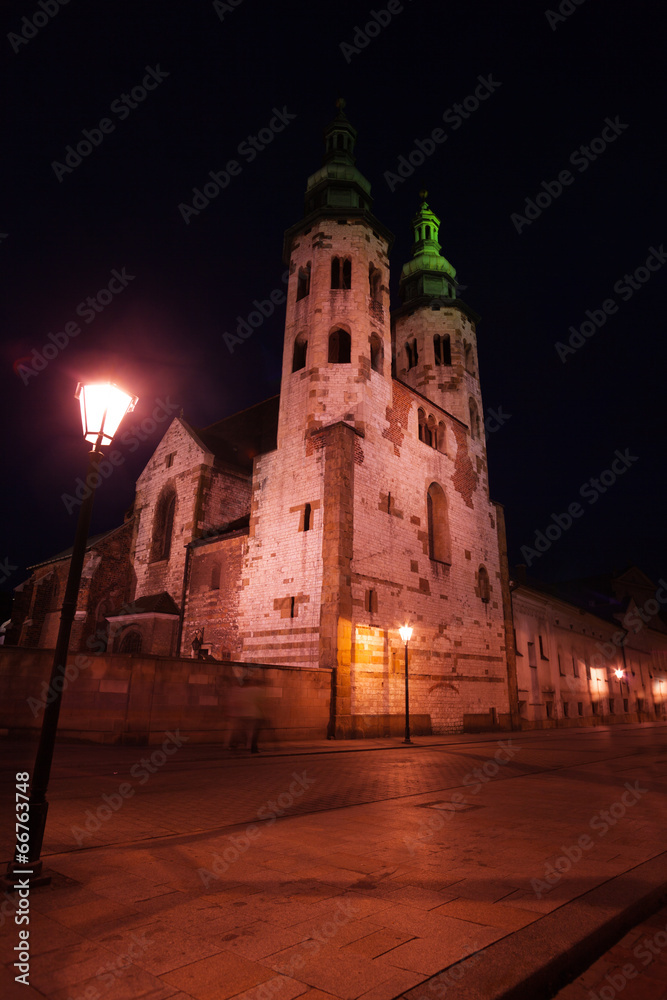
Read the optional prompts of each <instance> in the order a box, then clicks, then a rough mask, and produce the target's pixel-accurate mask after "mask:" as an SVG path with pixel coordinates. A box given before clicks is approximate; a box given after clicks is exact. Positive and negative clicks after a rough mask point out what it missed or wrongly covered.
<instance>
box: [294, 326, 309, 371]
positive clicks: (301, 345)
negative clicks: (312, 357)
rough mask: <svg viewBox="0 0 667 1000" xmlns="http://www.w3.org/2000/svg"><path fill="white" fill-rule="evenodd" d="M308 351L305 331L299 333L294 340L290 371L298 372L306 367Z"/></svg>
mask: <svg viewBox="0 0 667 1000" xmlns="http://www.w3.org/2000/svg"><path fill="white" fill-rule="evenodd" d="M307 353H308V341H307V340H306V335H305V333H300V334H299V335H298V337H297V338H296V339H295V341H294V353H293V355H292V371H293V372H298V371H301V369H302V368H305V367H306V354H307Z"/></svg>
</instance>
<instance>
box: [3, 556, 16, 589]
mask: <svg viewBox="0 0 667 1000" xmlns="http://www.w3.org/2000/svg"><path fill="white" fill-rule="evenodd" d="M17 569H18V566H14V564H13V563H10V561H9V556H5V558H4V559H3V560H2V562H0V585H1V584H3V583H7V580H9V578H10V577H11V575H12V573H15V572H16V570H17Z"/></svg>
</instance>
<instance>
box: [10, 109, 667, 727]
mask: <svg viewBox="0 0 667 1000" xmlns="http://www.w3.org/2000/svg"><path fill="white" fill-rule="evenodd" d="M324 140H325V151H324V158H323V163H322V166H321V167H320V169H318V170H317V171H315V173H313V174H311V175H310V177H309V178H308V180H307V185H306V192H305V206H304V214H303V217H302V218H301V219H300V221H298V222H297V223H295V224H294V225H293V226H292V227H291V228H290V229H289V230H288V231H287V232H286V233H285V238H284V245H283V259H284V262H285V265H286V266H287V267H288V269H289V281H288V284H287V289H286V294H287V300H286V307H285V308H286V317H285V333H284V347H283V361H282V379H281V389H280V394H279V396H276V397H274V398H272V399H268V400H265V401H264V402H259V403H258V404H257V405H255V406H253V407H251V408H249V409H247V410H245V411H243V412H241V413H237V414H234V415H233V416H230V417H226V418H224V419H222V420H220V421H218V422H217V423H215V424H212V425H211V426H209V427H205V428H196V427H193V426H191V425H190V424H189V423H188V422H187V420H186V419H185V417H184V416H182V415H181V416H178V417H175V418H174V419H173V420H172V422H171V424H170V426H169V427H168V429H167V431H166V433H165V434H164V437H163V438H162V440H161V442H160V444H159V445H158V447H157V449H156V451H155V453H154V454H153V456H152V458H151V459H150V461H149V462H148V464H147V466H146V468H145V469H144V470H143V472H142V474H141V475H140V477H139V479H138V481H137V484H136V496H135V501H134V504H133V507H132V508H131V510H130V511H129V512H128V514H127V516H126V519H125V522H124V523H123V524H122V525H119V526H118V527H116V528H114V529H113V530H111V531H109V532H107V533H105V534H103V535H101V536H98V537H96V538H91V539H90V541H89V545H88V550H87V555H86V561H85V565H84V573H83V580H82V584H81V589H80V594H79V604H78V610H77V612H76V616H75V623H74V629H73V632H72V641H71V645H70V649H72V650H75V649H78V650H81V651H88V652H90V653H92V654H95V655H99V656H107V657H109V656H111V657H114V656H118V657H121V656H123V657H131V658H133V659H136V660H137V662H138V661H139V660H141V659H143V658H146V657H152V658H165V661H166V660H183V659H184V658H188V659H191V658H193V657H194V658H196V659H197V661H198V663H200V662H202V661H205V663H206V665H207V668H208V669H214V666H218V667H219V666H220V664H227V665H231V664H236V665H239V664H254V665H257V666H258V668H261V667H262V666H270V667H271V668H291V669H292V670H293V669H297V670H301V671H303V674H302V676H303V678H304V680H305V679H306V678H307V676H309V675H310V674H311V673H312V672H313V671H328V672H329V673H330V675H331V686H330V691H327V690H326V689H323V690H324V693H325V695H327V697H329V699H330V707H331V714H332V718H335V722H334V726H333V731H334V734H335V735H344V736H350V735H365V736H376V735H384V734H385V733H388V732H395V731H398V728H399V726H400V725H402V719H403V710H404V698H405V686H404V685H405V680H404V663H405V647H404V645H403V643H402V641H401V638H400V636H399V633H398V629H399V627H400V626H402V625H404V624H406V623H407V624H410V625H411V626H412V627H413V633H412V638H411V641H410V643H409V672H410V705H411V716H412V717H413V720H414V727H415V728H414V731H416V732H432V733H448V732H452V733H454V732H461V731H463V730H465V729H482V728H489V729H492V728H498V729H510V728H517V727H519V726H525V727H531V726H549V725H556V724H564V725H575V724H580V725H581V724H585V725H590V724H592V723H593V722H600V721H603V720H604V721H605V723H606V722H608V721H610V720H611V721H633V720H634V721H637V720H642V719H644V720H646V719H655V718H656V717H658V718H662V717H663V715H664V707H663V698H664V697H665V696H667V691H664V692H663V693H662V695H661V689H662V688H664V687H665V684H664V679H665V678H664V676H663V675H664V674H665V669H666V668H667V627H666V626H665V624H664V623H663V621H662V606H661V602H660V599H659V598H658V597H651V595H653V594H654V593H657V592H656V590H655V586H654V585H653V584H652V583H651V581H649V580H647V578H646V577H644V576H643V574H641V573H640V571H638V570H633V571H631V572H630V574H629V575H628V574H626V575H625V577H618V578H616V579H615V581H613V585H610V586H607V588H606V590H605V589H604V588H601V585H598V586H597V590H596V594H597V595H598V596H597V598H596V600H595V601H594V602H593V603H591V602H590V600H588V597H586V599H582V597H581V594H582V593H583V591H581V592H579V593H578V594H577V595H575V594H574V592H569V593H567V594H565V595H564V594H563V593H556V592H555V591H553V590H551V591H549V590H548V588H546V589H545V588H540V587H537V586H535V585H531V584H529V583H528V582H527V581H526V580H525V579H522V578H520V576H517V574H510V570H509V566H508V560H507V551H506V542H505V527H504V516H503V508H502V506H501V505H500V504H498V503H496V502H494V501H493V500H492V499H491V496H490V493H489V481H488V469H487V458H486V445H485V436H484V428H483V413H484V408H483V403H482V395H481V389H480V382H479V374H478V372H479V368H478V343H477V324H478V316H477V315H476V314H475V312H474V311H473V310H472V309H471V308H470V307H469V306H468V305H467V304H466V303H465V302H463V301H462V300H461V299H460V298H459V291H458V285H457V281H456V271H455V269H454V267H453V266H452V264H451V263H450V262H449V261H448V260H447V259H446V258H445V257H444V256H443V255H442V253H441V244H440V242H439V226H440V220H439V218H438V217H437V215H436V214H435V213H434V211H432V209H431V207H430V206H429V204H428V203H427V200H426V198H427V193H426V192H423V193H422V194H421V195H420V199H421V203H420V205H419V207H418V209H417V211H416V214H415V216H414V218H413V219H412V229H413V234H414V238H413V243H412V256H411V258H410V259H409V260H408V261H406V262H405V263H403V266H402V270H401V273H400V282H399V294H400V299H401V304H400V305H399V307H398V308H396V309H394V310H390V301H389V254H390V251H391V246H392V241H393V237H392V234H391V233H390V232H389V231H388V230H387V229H386V227H385V226H384V225H383V224H382V223H381V222H380V221H379V220H378V219H377V218H376V217H375V215H374V214H373V202H372V198H371V195H370V184H369V182H368V181H367V179H366V178H365V177H364V176H363V174H361V173H360V171H359V170H358V169H357V167H356V166H355V156H354V150H355V142H356V131H355V129H354V128H353V127H352V125H351V124H350V122H349V121H348V119H347V117H346V116H345V114H344V112H343V110H342V108H340V109H339V111H338V113H337V115H336V117H335V118H334V120H333V121H332V122H331V123H330V124H329V125H328V127H327V128H326V129H325V132H324ZM406 224H407V220H406ZM68 563H69V553H68V552H65V553H61V554H60V555H58V556H55V557H53V558H51V559H48V560H46V561H45V562H43V563H41V564H39V565H38V566H35V567H32V575H31V577H30V579H29V580H27V581H26V582H25V583H24V584H23V585H22V586H21V587H20V588H18V592H17V596H16V599H15V602H14V613H13V616H12V623H11V626H10V629H9V634H8V637H7V638H8V645H13V646H15V647H24V648H25V647H31V648H41V649H44V648H51V647H53V646H54V644H55V637H56V634H57V629H58V619H59V610H60V603H61V600H62V595H63V592H64V585H65V579H66V575H67V569H68ZM603 591H604V595H605V596H603V597H600V594H602V593H603ZM587 593H588V592H587ZM650 600H653V604H655V605H656V608H655V610H654V611H653V612H652V613H651V614H650V615H648V617H647V618H644V617H642V619H641V621H642V625H641V628H640V629H639V630H638V633H639V634H638V637H637V639H636V640H635V639H633V640H632V643H630V636H631V633H630V632H629V630H628V629H626V633H625V636H626V640H627V641H620V640H619V641H617V639H615V638H614V635H616V636H617V635H618V633H619V629H620V625H619V622H620V617H619V616H622V615H625V616H627V615H628V613H629V612H631V611H632V610H636V609H637V608H645V607H647V606H648V605H647V601H650ZM665 600H666V601H667V590H665ZM630 645H632V650H633V651H632V652H631V651H630ZM598 646H599V647H601V648H603V649H604V650H606V652H605V653H603V652H600V651H599V650H598ZM7 652H9V649H7ZM596 656H597V657H598V660H599V662H597V661H596V660H595V657H596ZM614 670H616V671H618V670H620V671H621V673H622V676H621V678H620V679H619V678H618V676H615V675H614ZM591 671H593V672H591ZM598 675H599V676H598ZM661 676H662V681H661V682H660V677H661ZM596 682H597V686H596ZM617 688H618V690H617ZM594 716H597V717H598V718H597V719H595V718H593V717H594ZM612 717H613V718H612Z"/></svg>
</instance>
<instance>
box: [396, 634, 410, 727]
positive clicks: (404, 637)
mask: <svg viewBox="0 0 667 1000" xmlns="http://www.w3.org/2000/svg"><path fill="white" fill-rule="evenodd" d="M398 631H399V635H400V637H401V639H402V640H403V642H404V643H405V739H404V740H403V742H404V743H410V744H411V743H412V740H411V739H410V696H409V693H408V643H409V642H410V639H411V638H412V628H411V627H410V626H409V625H403V626H402V627H401V628H399V630H398Z"/></svg>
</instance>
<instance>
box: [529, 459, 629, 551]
mask: <svg viewBox="0 0 667 1000" xmlns="http://www.w3.org/2000/svg"><path fill="white" fill-rule="evenodd" d="M638 461H639V457H638V456H637V455H631V454H630V449H629V448H626V449H625V451H623V452H622V451H620V450H618V449H617V450H616V451H615V452H614V459H613V460H612V462H611V464H610V467H609V468H608V469H604V470H603V471H602V472H601V473H599V475H598V476H591V478H590V479H587V480H586V482H585V483H582V484H581V486H580V487H579V496H580V497H582V499H584V500H586V501H587V502H588V504H589V505H591V506H592V505H593V504H595V503H597V502H598V500H599V499H600V497H601V496H602V495H603V494H604V493H606V492H607V490H608V489H610V487H612V486H613V485H614V483H615V482H616V481H617V479H619V477H620V476H623V475H625V473H626V472H627V471H628V469H629V468H630V467H631V466H632V465H634V463H635V462H638ZM584 513H585V508H584V507H582V506H581V504H580V503H579V502H578V501H576V500H575V501H573V503H571V504H569V505H568V508H567V511H566V512H564V513H562V514H552V515H551V521H550V523H549V524H547V525H546V527H545V528H544V530H543V531H535V538H534V539H533V545H532V546H530V545H522V546H521V556H522V558H523V560H524V561H525V563H526V566H531V565H532V564H533V563H534V562H535V560H536V559H539V558H540V556H543V555H544V553H545V552H548V551H549V549H550V548H551V546H552V545H553V543H554V542H556V541H558V539H559V538H560V537H561V535H563V534H565V532H566V531H569V529H570V528H571V527H572V525H573V524H574V521H575V520H576V519H577V518H580V517H583V515H584Z"/></svg>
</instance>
